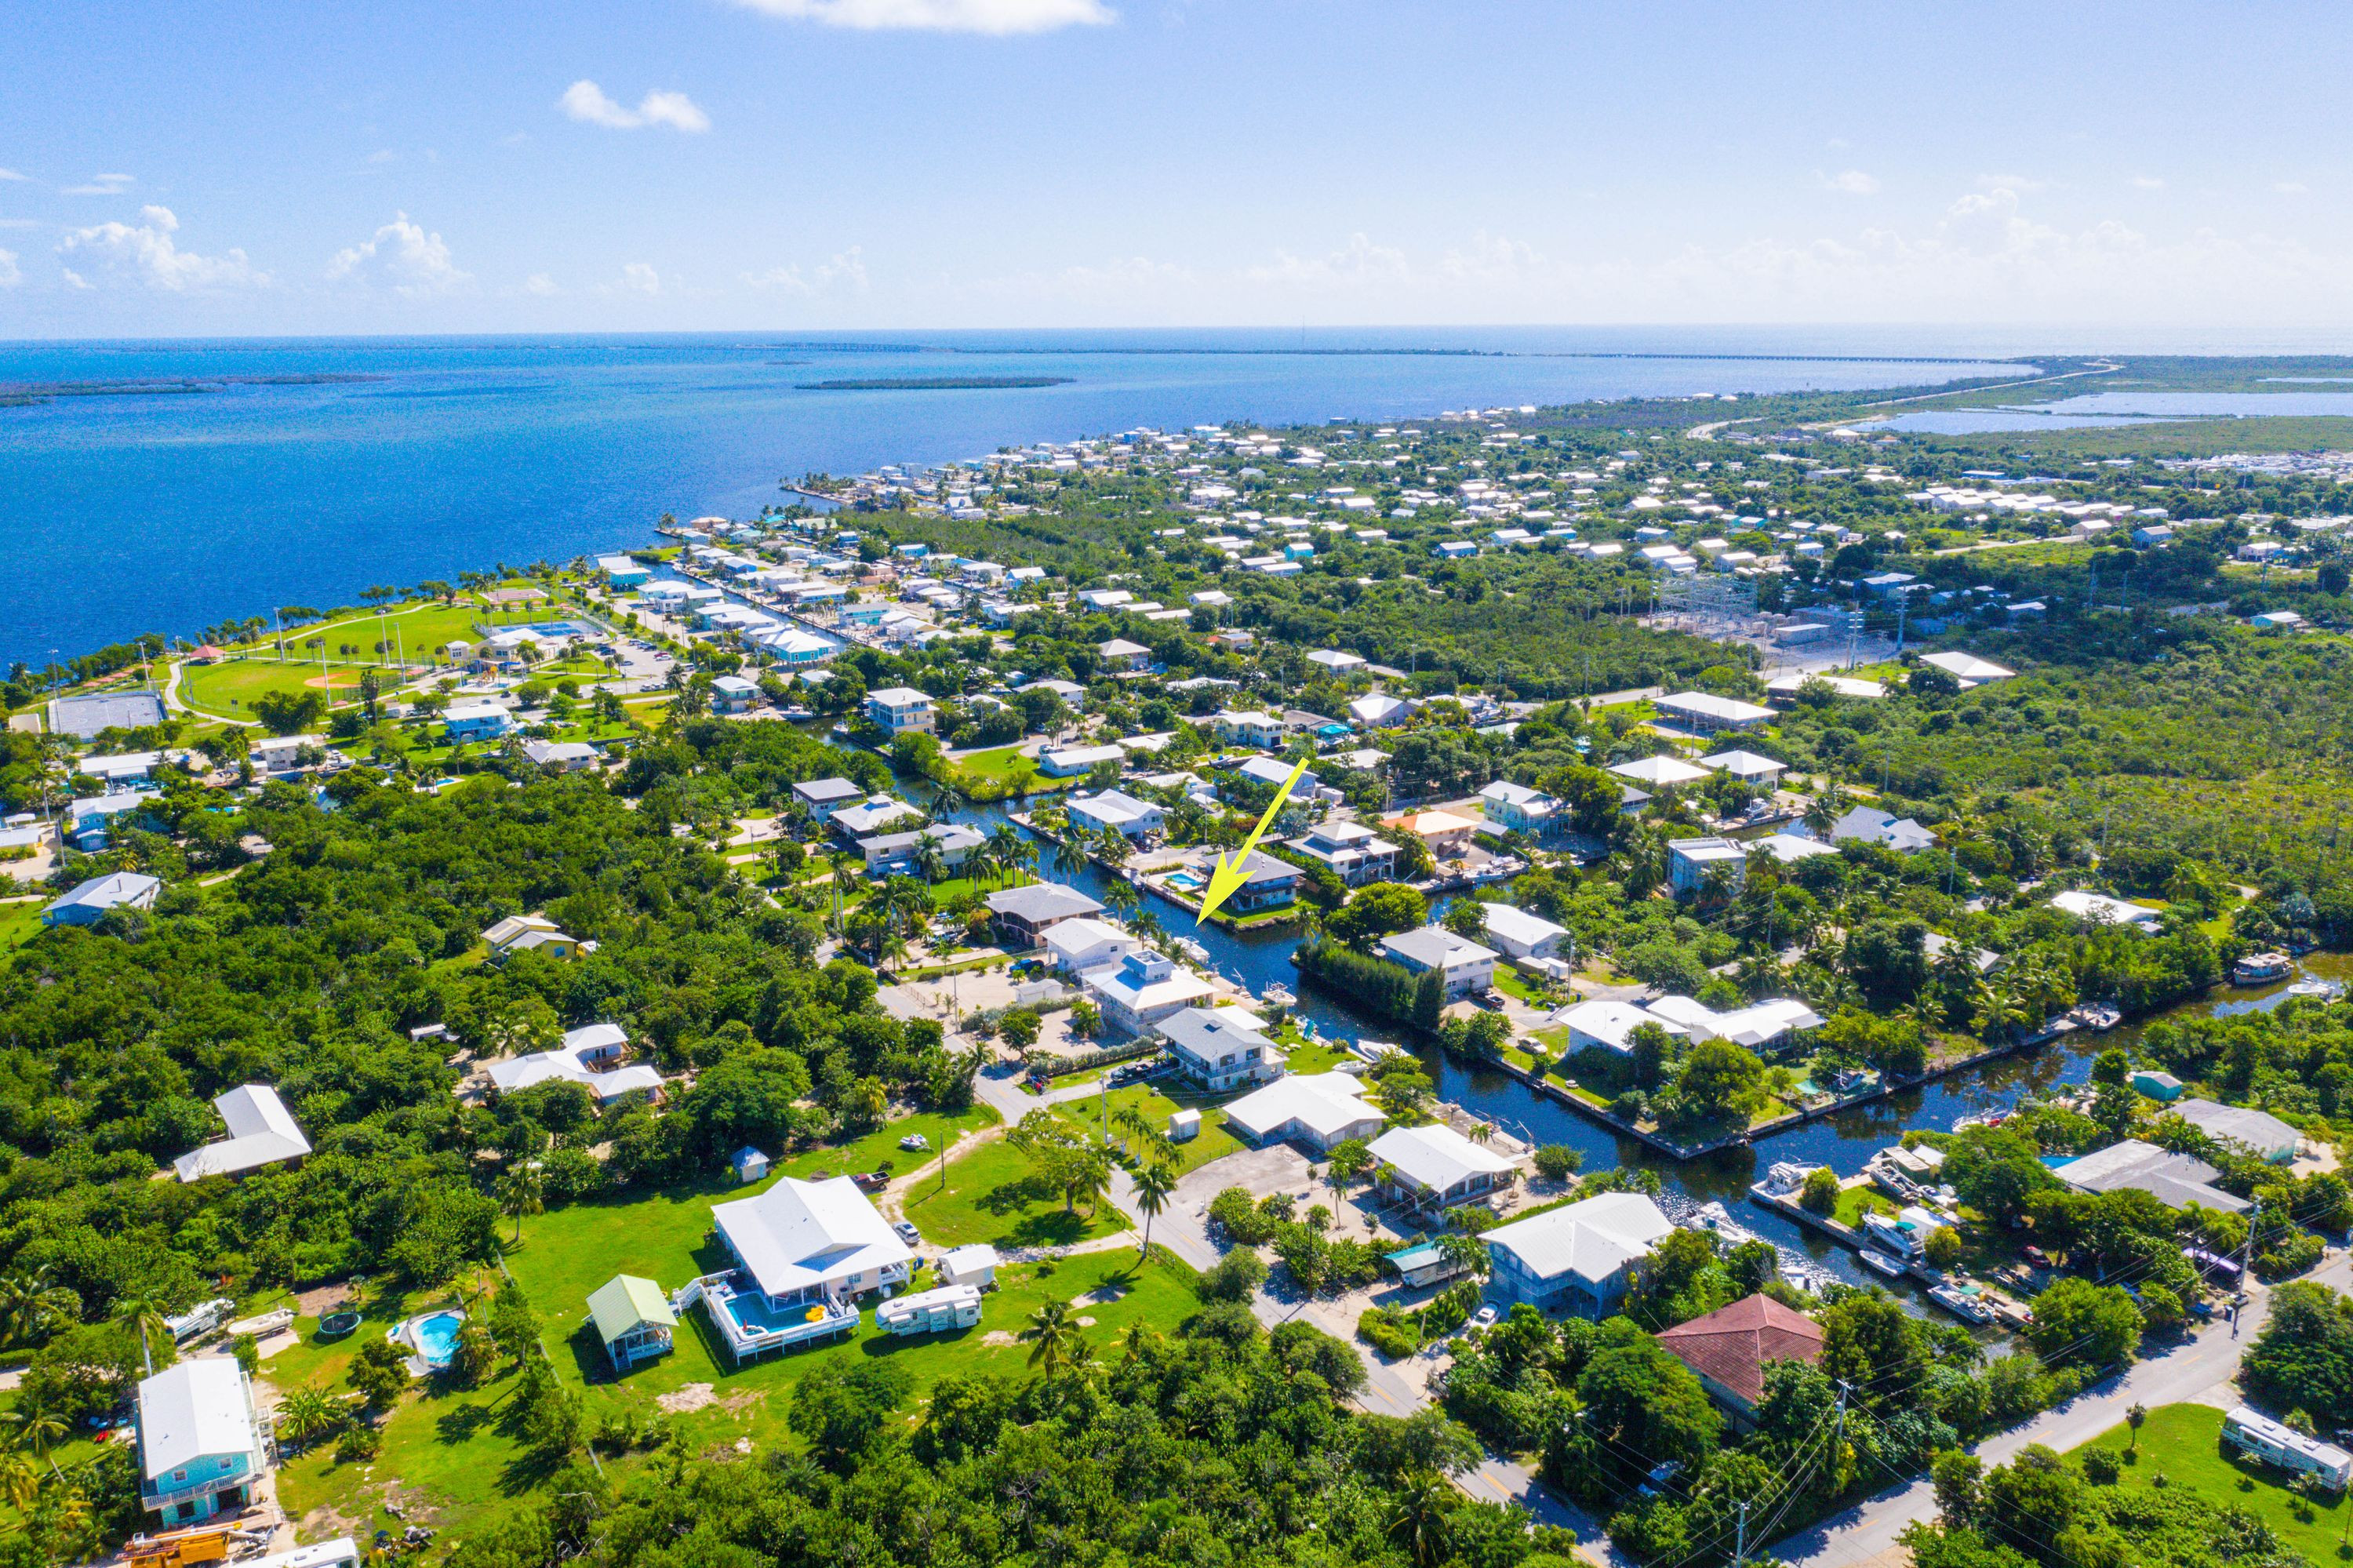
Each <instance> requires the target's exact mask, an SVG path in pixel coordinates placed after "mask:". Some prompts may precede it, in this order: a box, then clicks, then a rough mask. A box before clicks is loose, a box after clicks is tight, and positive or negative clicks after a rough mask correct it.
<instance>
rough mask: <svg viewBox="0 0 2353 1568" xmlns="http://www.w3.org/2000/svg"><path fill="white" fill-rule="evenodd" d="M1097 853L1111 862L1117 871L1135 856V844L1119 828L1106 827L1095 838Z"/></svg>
mask: <svg viewBox="0 0 2353 1568" xmlns="http://www.w3.org/2000/svg"><path fill="white" fill-rule="evenodd" d="M1095 853H1097V854H1100V855H1102V856H1103V859H1105V860H1107V861H1109V862H1111V865H1112V869H1113V871H1117V870H1118V869H1119V868H1120V867H1121V866H1123V865H1125V864H1126V863H1128V861H1129V860H1131V859H1132V858H1134V854H1135V846H1134V844H1132V843H1130V842H1127V835H1126V834H1125V833H1124V832H1120V831H1119V830H1118V829H1117V828H1105V829H1104V830H1103V832H1102V833H1101V834H1099V835H1098V836H1097V838H1096V840H1095Z"/></svg>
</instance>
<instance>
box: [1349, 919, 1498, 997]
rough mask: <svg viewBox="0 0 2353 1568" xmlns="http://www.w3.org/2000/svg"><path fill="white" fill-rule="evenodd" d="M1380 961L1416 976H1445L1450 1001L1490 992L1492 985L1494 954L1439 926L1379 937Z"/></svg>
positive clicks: (1377, 945) (1490, 949)
mask: <svg viewBox="0 0 2353 1568" xmlns="http://www.w3.org/2000/svg"><path fill="white" fill-rule="evenodd" d="M1376 947H1377V951H1378V952H1379V954H1380V956H1381V957H1382V958H1385V959H1388V960H1389V962H1391V963H1393V964H1402V965H1404V966H1405V967H1406V968H1407V969H1411V970H1412V971H1413V972H1414V973H1416V974H1426V973H1428V972H1430V971H1431V970H1433V969H1434V970H1436V971H1437V972H1438V973H1440V975H1442V976H1444V977H1445V988H1446V995H1447V997H1448V999H1449V1000H1450V1001H1451V1000H1452V999H1454V998H1458V997H1465V996H1470V995H1472V994H1473V993H1474V992H1477V991H1486V990H1489V989H1491V988H1492V987H1493V985H1494V983H1495V952H1494V949H1493V948H1482V947H1481V946H1480V945H1479V944H1478V943H1476V942H1474V941H1472V940H1471V939H1470V938H1467V937H1458V936H1456V935H1455V934H1454V933H1453V932H1451V931H1450V930H1448V929H1447V928H1446V927H1443V926H1424V927H1420V928H1419V929H1418V930H1413V931H1399V932H1398V933H1396V934H1395V935H1393V936H1388V937H1383V938H1381V939H1380V941H1379V942H1378V943H1377V944H1376Z"/></svg>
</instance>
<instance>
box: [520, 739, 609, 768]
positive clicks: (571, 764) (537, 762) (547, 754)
mask: <svg viewBox="0 0 2353 1568" xmlns="http://www.w3.org/2000/svg"><path fill="white" fill-rule="evenodd" d="M522 755H523V759H524V760H525V761H527V762H530V763H532V764H533V765H534V766H536V767H540V768H554V769H555V770H556V771H557V772H559V773H578V772H581V771H583V770H584V769H586V768H594V767H596V747H593V746H591V745H589V744H588V743H587V742H586V741H585V740H526V741H524V742H523V743H522Z"/></svg>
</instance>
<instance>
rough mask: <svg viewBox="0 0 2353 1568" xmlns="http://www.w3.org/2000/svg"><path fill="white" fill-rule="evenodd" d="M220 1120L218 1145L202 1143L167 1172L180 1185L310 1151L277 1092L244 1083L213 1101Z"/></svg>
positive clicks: (308, 1145)
mask: <svg viewBox="0 0 2353 1568" xmlns="http://www.w3.org/2000/svg"><path fill="white" fill-rule="evenodd" d="M213 1108H214V1109H216V1110H217V1111H219V1112H220V1115H221V1120H223V1121H225V1122H227V1124H228V1131H229V1136H228V1139H227V1141H226V1142H223V1143H207V1144H206V1145H205V1146H204V1147H203V1148H202V1149H198V1150H193V1151H191V1152H189V1153H186V1154H183V1155H181V1156H180V1158H179V1159H177V1160H174V1161H173V1162H172V1169H173V1170H174V1171H177V1172H178V1173H179V1177H180V1180H181V1181H197V1180H198V1179H200V1178H202V1177H206V1176H232V1175H235V1174H236V1173H237V1172H238V1171H251V1170H254V1169H256V1168H257V1167H259V1166H263V1165H274V1164H276V1163H277V1162H278V1161H279V1160H299V1159H301V1157H302V1156H303V1155H305V1154H308V1153H310V1152H311V1140H310V1139H307V1138H305V1137H303V1136H302V1129H301V1128H300V1127H298V1126H296V1125H295V1122H294V1116H293V1113H292V1112H290V1111H289V1110H288V1109H287V1108H286V1102H285V1101H283V1100H281V1099H280V1098H279V1097H278V1091H277V1090H276V1089H273V1088H271V1087H269V1086H268V1085H266V1084H247V1085H246V1086H243V1087H242V1088H235V1089H231V1090H229V1091H228V1093H227V1094H225V1095H222V1096H221V1097H219V1098H217V1099H216V1100H214V1101H213Z"/></svg>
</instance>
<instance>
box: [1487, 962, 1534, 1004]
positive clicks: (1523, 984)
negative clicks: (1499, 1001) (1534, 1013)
mask: <svg viewBox="0 0 2353 1568" xmlns="http://www.w3.org/2000/svg"><path fill="white" fill-rule="evenodd" d="M1495 989H1496V990H1497V991H1502V992H1503V993H1504V995H1505V996H1511V997H1517V998H1518V999H1519V1000H1520V1001H1525V1002H1526V1003H1527V1004H1528V1005H1529V1006H1530V1007H1542V1006H1543V1005H1544V995H1543V993H1542V992H1541V991H1537V990H1536V988H1535V986H1533V985H1530V984H1529V983H1528V981H1527V979H1526V977H1525V976H1524V975H1522V974H1521V973H1520V972H1519V971H1518V970H1517V969H1505V968H1504V966H1503V965H1501V964H1497V965H1496V966H1495Z"/></svg>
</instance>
